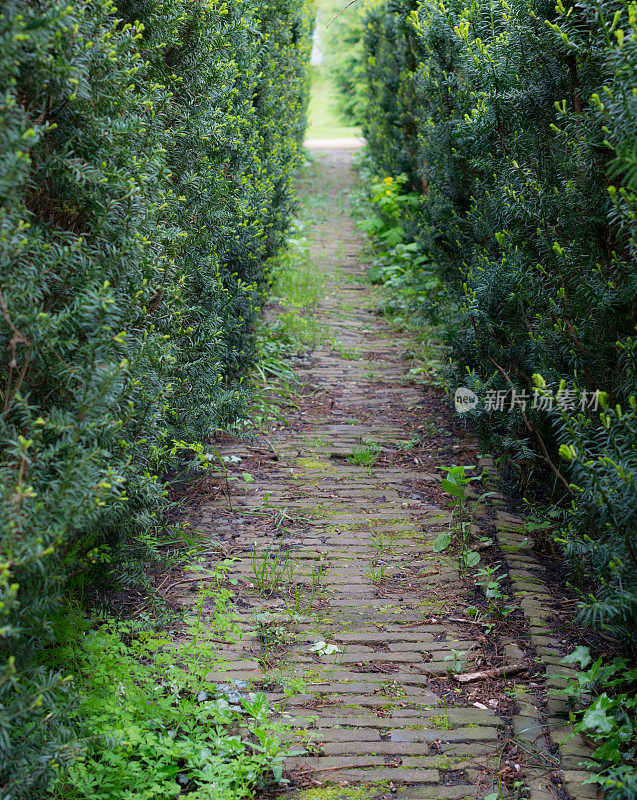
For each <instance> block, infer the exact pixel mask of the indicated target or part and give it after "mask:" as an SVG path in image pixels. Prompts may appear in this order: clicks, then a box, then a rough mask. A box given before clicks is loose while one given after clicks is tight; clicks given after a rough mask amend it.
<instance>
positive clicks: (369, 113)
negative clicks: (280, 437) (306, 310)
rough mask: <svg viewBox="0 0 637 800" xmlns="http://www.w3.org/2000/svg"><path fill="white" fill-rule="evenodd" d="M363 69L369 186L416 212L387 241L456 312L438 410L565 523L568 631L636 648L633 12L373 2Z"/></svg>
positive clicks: (617, 2)
mask: <svg viewBox="0 0 637 800" xmlns="http://www.w3.org/2000/svg"><path fill="white" fill-rule="evenodd" d="M364 50H365V69H366V79H367V90H366V97H367V104H366V110H365V133H366V136H367V139H368V143H369V151H370V153H371V157H372V160H373V165H374V171H375V173H376V175H378V176H380V177H381V178H382V176H390V177H391V176H394V177H397V176H399V175H401V174H403V175H404V176H406V177H405V178H403V179H402V180H405V181H406V184H405V191H411V192H412V193H416V194H417V195H418V196H419V198H420V200H419V202H418V203H417V204H416V205H417V211H416V212H415V213H414V212H413V211H411V210H410V209H411V208H412V206H411V204H409V203H405V204H403V206H402V208H404V209H405V210H406V212H405V214H404V215H403V217H402V218H401V219H400V220H399V223H400V225H401V228H400V232H401V235H403V234H409V233H411V234H412V235H413V238H414V239H415V240H416V241H417V243H418V245H419V252H420V253H421V254H422V255H424V256H425V257H426V258H427V259H428V262H427V263H425V264H423V265H421V266H420V267H419V268H418V269H417V270H416V271H415V272H416V273H418V271H419V270H420V272H421V273H423V274H425V273H427V272H428V271H429V272H431V271H432V270H433V271H434V272H435V273H436V274H437V275H438V276H439V277H440V278H442V280H443V282H444V285H445V287H446V290H447V292H448V293H449V294H450V296H451V297H452V299H453V300H454V303H455V305H456V308H457V309H458V312H459V313H458V321H457V324H454V325H452V326H450V329H449V334H448V341H449V344H450V348H451V358H452V362H453V374H452V376H451V377H450V389H451V392H452V393H453V392H454V390H455V389H456V387H458V386H464V387H467V388H469V389H471V390H473V391H474V392H475V394H476V395H477V396H478V398H479V402H478V405H477V407H476V408H475V409H473V410H471V411H468V412H467V415H468V416H469V417H470V418H471V419H472V420H473V422H474V424H475V426H476V427H477V429H478V431H479V433H480V434H481V436H482V438H483V441H484V442H485V446H486V447H487V448H488V449H489V450H492V451H493V452H497V453H498V454H499V456H500V458H501V462H502V464H503V465H505V464H506V465H507V466H508V468H509V469H510V470H511V471H512V472H513V474H514V475H516V476H517V479H518V481H519V483H520V485H521V486H522V488H523V489H528V487H529V486H530V485H531V484H532V483H533V481H534V480H535V481H536V483H543V484H544V486H545V487H546V488H547V489H548V490H549V492H552V493H553V498H554V499H557V500H561V502H562V505H563V507H567V508H570V511H569V513H568V514H567V516H566V521H565V532H564V536H563V539H564V546H565V548H566V552H567V554H568V556H569V558H570V564H571V567H572V570H573V573H574V574H575V575H576V576H577V577H578V579H579V581H580V586H581V587H583V588H582V590H583V594H582V604H581V613H582V617H583V618H584V619H585V620H586V621H588V622H590V623H593V624H597V625H601V626H602V627H603V628H605V629H607V630H609V631H611V632H613V633H615V634H618V635H620V636H622V637H624V638H625V641H627V643H628V644H631V643H632V645H633V646H634V644H635V641H636V640H637V422H636V416H637V415H636V401H635V395H636V391H635V389H636V376H637V339H636V337H635V325H636V323H637V313H636V298H637V144H636V143H637V89H635V87H636V86H637V5H636V4H635V2H632V1H631V0H583V1H582V2H578V3H570V2H565V0H558V2H557V6H556V5H555V1H554V0H510V1H507V2H505V1H504V0H490V1H489V2H486V0H450V2H447V0H445V2H442V0H429V1H428V2H423V3H419V2H416V0H385V2H382V3H380V4H377V3H369V4H368V8H367V11H366V14H365V17H364ZM388 192H389V189H388ZM421 260H422V259H421ZM421 283H422V285H423V286H424V285H425V284H426V282H425V281H422V282H421ZM419 285H420V284H418V277H417V275H416V277H415V278H414V282H413V284H412V286H411V291H412V294H411V296H412V297H413V295H414V292H415V293H416V294H417V302H416V303H415V304H414V305H412V309H411V310H412V311H414V312H415V313H417V312H418V308H417V307H418V305H419V304H420V305H421V306H424V305H425V304H426V303H428V302H431V299H430V298H429V297H428V294H429V293H428V290H427V289H426V288H424V289H423V290H422V291H420V290H418V286H419ZM414 286H415V287H416V290H417V291H415V290H414ZM512 390H515V391H516V393H517V395H518V397H521V398H526V406H525V407H524V408H523V404H524V399H522V401H521V403H520V404H515V405H514V406H513V407H512V408H511V404H510V398H511V396H512V395H511V392H512ZM597 390H599V391H600V392H601V393H602V394H601V395H595V394H594V393H595V392H596V391H597ZM497 392H501V393H502V395H501V396H504V395H506V396H507V401H506V403H505V405H504V407H503V408H502V409H500V410H498V409H497V408H494V407H493V405H494V404H493V403H492V402H487V398H488V397H490V398H493V397H494V396H496V397H497V394H495V393H497ZM546 392H552V394H553V407H552V410H551V409H550V408H549V407H548V405H549V403H548V400H547V402H546V403H544V406H545V407H544V408H542V405H543V403H542V402H541V397H542V396H543V395H545V393H546ZM582 392H586V393H587V395H586V398H587V402H585V404H584V407H583V408H582V407H581V405H580V403H581V396H582ZM489 393H491V394H489ZM595 397H596V398H597V400H598V401H599V404H600V405H599V409H598V410H597V411H595V409H594V405H595V403H591V402H590V401H591V399H593V398H595ZM534 399H535V400H536V402H533V401H534ZM600 412H601V413H600Z"/></svg>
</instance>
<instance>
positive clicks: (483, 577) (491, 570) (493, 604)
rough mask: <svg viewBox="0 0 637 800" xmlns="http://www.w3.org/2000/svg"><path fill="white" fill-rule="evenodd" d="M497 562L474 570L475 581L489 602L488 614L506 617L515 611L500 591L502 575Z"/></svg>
mask: <svg viewBox="0 0 637 800" xmlns="http://www.w3.org/2000/svg"><path fill="white" fill-rule="evenodd" d="M499 568H500V565H499V564H495V565H490V564H488V565H486V566H483V567H480V568H479V569H478V570H477V571H476V583H477V584H478V585H479V586H480V587H481V588H482V589H483V590H484V594H485V596H486V598H487V602H488V604H489V607H488V610H489V614H491V615H492V616H494V617H508V616H509V614H512V613H513V612H514V611H515V606H511V605H508V604H507V603H506V602H505V601H506V599H507V597H506V595H505V594H504V593H503V592H502V582H503V581H504V577H505V576H504V575H503V574H501V573H499V572H498V570H499Z"/></svg>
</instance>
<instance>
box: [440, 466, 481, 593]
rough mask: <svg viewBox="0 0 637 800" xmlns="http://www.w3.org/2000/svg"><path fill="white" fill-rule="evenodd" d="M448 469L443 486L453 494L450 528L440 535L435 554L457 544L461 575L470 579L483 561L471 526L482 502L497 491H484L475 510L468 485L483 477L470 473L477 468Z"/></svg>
mask: <svg viewBox="0 0 637 800" xmlns="http://www.w3.org/2000/svg"><path fill="white" fill-rule="evenodd" d="M446 469H447V476H446V477H445V478H443V479H442V488H443V489H444V491H445V492H447V493H448V494H450V495H451V519H450V521H449V531H447V532H446V533H441V534H440V535H439V536H437V537H436V539H435V540H434V542H433V545H432V547H433V551H434V553H442V552H444V551H445V550H447V549H449V548H450V547H451V546H452V544H455V547H456V554H455V557H456V562H457V568H458V574H459V575H460V577H461V578H466V577H467V573H468V571H469V570H470V569H472V568H473V567H477V566H478V564H479V563H480V553H478V551H477V550H472V549H471V548H470V539H471V525H472V523H473V519H474V517H475V515H476V513H477V510H478V507H479V505H480V504H481V503H482V502H484V500H485V499H486V498H487V497H489V496H490V495H492V494H493V492H485V493H484V494H482V495H481V496H480V497H479V498H478V499H477V500H476V501H475V503H474V505H473V509H472V510H469V509H468V503H467V487H468V486H469V484H470V483H472V482H473V481H479V480H482V476H478V477H475V476H471V475H470V474H468V473H469V471H470V470H473V469H475V467H465V466H452V467H447V468H446Z"/></svg>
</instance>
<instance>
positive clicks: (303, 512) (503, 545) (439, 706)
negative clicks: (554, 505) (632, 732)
mask: <svg viewBox="0 0 637 800" xmlns="http://www.w3.org/2000/svg"><path fill="white" fill-rule="evenodd" d="M352 157H353V154H352V151H351V150H345V149H343V150H338V149H331V150H329V151H325V152H323V153H319V154H317V164H318V177H317V176H316V174H315V178H314V179H310V178H308V179H306V181H305V183H306V185H305V199H306V208H307V209H309V210H310V212H311V213H312V215H313V217H314V222H313V225H312V229H311V232H310V236H311V264H312V268H313V269H315V270H319V271H321V273H322V277H323V279H324V290H323V297H322V299H321V301H320V303H319V305H318V307H317V308H316V310H315V314H314V320H313V324H317V325H319V326H321V330H322V331H323V332H324V333H326V335H323V336H321V337H320V341H319V343H318V346H317V347H316V348H315V349H314V350H313V351H312V353H311V355H310V357H309V358H308V359H306V361H305V362H304V363H303V364H302V365H300V366H299V367H298V368H297V375H298V379H299V382H300V386H299V388H298V394H297V395H296V396H294V397H293V398H292V400H293V402H291V404H290V406H289V408H288V410H287V412H286V420H285V421H284V422H282V423H281V425H280V426H277V427H276V428H275V429H274V430H272V429H270V430H269V431H268V432H267V433H263V434H262V435H259V436H257V437H256V438H255V440H254V441H251V442H248V443H246V442H245V441H241V440H240V439H231V438H230V437H227V438H226V439H225V440H224V441H223V442H222V443H221V444H220V449H221V452H222V454H223V456H224V457H225V458H226V463H228V464H229V468H230V471H231V472H232V473H233V474H235V475H237V476H241V475H242V474H243V473H247V474H248V482H244V480H238V481H234V482H232V483H231V484H229V486H230V487H231V489H228V490H227V491H226V492H217V493H216V496H215V497H212V496H209V495H205V494H204V495H203V496H202V497H200V498H199V501H197V502H196V501H195V500H194V499H193V504H192V507H191V508H190V510H189V512H188V514H189V515H188V519H189V521H190V524H191V525H192V527H193V528H194V529H195V530H196V531H197V532H198V533H199V534H200V535H202V534H203V535H205V534H206V533H209V534H210V536H211V541H212V540H220V541H221V543H222V545H223V547H224V549H225V552H227V553H228V555H229V556H231V557H232V559H233V564H232V567H231V572H230V575H231V577H232V578H233V579H236V583H235V582H234V580H233V588H232V591H233V594H234V597H233V607H234V611H235V619H236V623H237V625H238V628H239V629H240V631H241V638H240V639H239V640H238V642H237V643H235V644H231V645H228V646H227V647H224V646H223V645H220V656H223V658H224V659H226V661H227V662H228V663H227V664H226V665H225V669H222V668H221V667H219V668H218V669H217V668H215V669H214V670H212V672H211V674H210V676H209V680H210V684H211V686H213V685H215V684H217V690H218V691H221V692H222V693H223V692H226V695H227V696H228V697H229V701H230V702H232V695H233V693H234V692H235V690H236V691H237V692H242V691H245V690H246V688H263V689H265V691H266V692H267V696H268V698H269V699H270V701H271V702H272V703H273V704H274V705H275V706H276V704H280V705H279V709H280V710H281V711H282V712H284V716H283V719H284V720H285V721H286V722H287V724H289V725H290V728H291V731H292V732H291V734H289V735H290V736H291V738H292V740H293V741H296V742H302V743H303V744H304V747H305V749H306V751H307V753H306V754H305V755H301V756H295V757H293V758H290V759H289V760H288V762H287V764H286V769H287V772H288V775H289V776H290V777H291V779H292V785H291V787H290V789H289V790H288V791H289V793H290V796H300V797H303V798H308V800H318V799H319V798H329V800H337V798H381V797H383V798H384V797H390V796H395V797H399V798H404V799H405V800H417V798H429V799H432V798H464V797H480V798H484V797H486V796H487V795H488V794H490V793H491V792H494V791H495V792H496V793H497V792H498V782H499V780H500V779H501V780H504V781H506V783H507V785H508V786H509V787H511V786H512V785H513V784H514V783H515V781H516V780H520V781H521V782H522V783H524V784H525V785H526V786H527V787H528V793H526V794H514V795H512V796H514V797H528V798H531V800H549V798H558V797H560V796H562V797H564V796H565V795H564V794H560V792H562V791H563V788H564V786H568V788H569V789H571V790H572V787H573V786H579V787H580V790H581V791H579V796H583V797H589V796H590V797H592V796H594V794H590V792H589V791H588V788H589V787H582V786H581V779H582V774H581V773H580V772H578V770H579V769H580V768H579V767H578V766H577V764H578V763H579V760H580V758H581V757H582V756H583V755H586V752H585V751H584V750H583V749H582V746H581V744H576V745H573V748H574V749H573V751H572V753H571V755H572V759H571V760H572V763H571V764H570V766H569V765H568V764H561V762H560V756H559V751H558V749H557V747H556V743H557V742H558V741H559V739H560V736H561V738H563V736H564V731H563V730H562V728H561V727H560V724H558V723H555V721H553V723H551V724H549V725H548V727H547V723H549V722H550V720H551V718H552V715H555V714H558V713H560V712H561V711H563V708H562V707H561V706H560V701H559V700H550V698H548V697H547V694H546V681H547V677H546V674H545V673H546V667H547V665H548V667H549V677H548V681H549V683H550V682H551V681H553V685H560V682H563V680H564V677H563V674H558V673H566V672H568V669H567V668H563V667H562V666H556V665H558V664H559V660H560V658H561V651H560V647H561V644H560V642H559V641H558V640H557V639H556V638H555V637H554V636H553V634H552V633H551V628H552V624H551V623H550V620H551V619H552V618H554V617H552V615H554V611H555V608H554V603H553V601H552V598H551V595H550V592H549V589H548V588H547V587H546V585H545V583H544V580H545V575H544V573H543V570H542V568H541V567H540V565H539V564H538V563H537V561H536V560H535V558H534V556H533V554H532V552H531V551H530V550H529V549H528V541H527V540H526V538H525V537H524V535H523V531H520V530H516V526H520V525H521V524H522V520H520V519H519V518H517V517H515V516H514V515H511V514H507V513H506V512H505V511H503V510H502V507H500V508H498V506H497V505H496V506H492V507H491V508H490V509H489V511H488V512H485V513H484V514H483V515H482V518H481V519H482V522H481V527H482V529H483V532H484V533H485V534H486V535H488V536H492V537H493V540H494V544H493V546H492V547H491V556H489V559H490V561H491V563H495V562H496V561H498V559H499V558H502V559H505V558H506V564H505V563H504V560H503V561H502V564H503V567H502V568H503V569H504V568H505V567H506V569H508V578H507V584H506V585H507V589H508V590H509V592H510V593H511V595H512V596H513V597H515V601H516V603H517V604H518V605H519V608H520V611H519V612H516V613H514V614H512V615H511V617H510V619H508V620H506V621H505V623H503V624H497V625H496V626H495V628H494V629H493V630H492V628H491V627H490V626H489V624H488V623H480V622H476V621H475V620H473V619H472V618H471V617H469V616H468V615H467V614H466V613H465V610H466V608H467V607H468V606H469V605H470V604H471V601H472V599H471V592H472V591H473V590H472V587H471V585H470V584H468V583H467V582H466V581H462V580H460V579H459V577H458V574H457V572H456V570H455V569H454V568H453V565H452V564H451V563H447V560H446V559H445V558H444V557H443V555H444V554H439V555H434V554H433V552H432V548H431V544H432V541H433V540H434V539H435V537H436V536H437V535H438V534H439V533H440V532H441V531H443V530H445V529H446V527H447V525H448V519H449V511H448V504H447V502H446V498H445V496H444V495H443V494H442V492H441V490H440V479H441V477H442V474H443V473H442V471H441V470H440V466H441V465H445V466H446V465H451V464H467V465H469V464H477V463H478V461H477V458H478V454H477V447H476V444H475V442H474V441H473V440H472V439H471V438H470V437H467V436H465V434H464V431H463V428H462V426H461V425H460V424H459V423H458V422H457V420H456V421H455V420H454V418H453V416H452V415H451V413H450V412H449V411H448V410H447V408H446V406H445V405H444V403H443V402H442V393H441V391H440V390H439V389H436V388H431V387H426V386H424V387H423V386H417V385H415V384H413V383H411V382H410V381H409V380H408V372H409V362H408V360H406V357H405V351H406V350H408V349H409V346H410V343H409V341H408V340H406V339H401V338H400V336H398V335H397V334H396V333H395V332H394V331H393V330H392V328H391V326H390V325H389V324H388V323H387V322H386V321H385V320H384V319H383V318H382V317H379V316H378V315H377V314H376V313H374V308H375V303H374V299H373V291H374V290H373V289H372V287H370V286H369V285H368V284H367V283H366V282H365V281H364V278H363V276H364V268H365V265H364V263H363V260H362V256H361V250H362V247H363V242H362V236H361V235H360V234H359V233H358V232H357V230H356V228H355V226H354V223H353V221H352V219H351V217H350V216H349V212H348V192H349V191H350V189H351V187H352V182H353V177H352V172H351V160H352ZM316 169H317V167H315V171H316ZM317 181H318V183H317ZM280 311H283V310H282V309H280ZM276 312H277V309H274V310H273V311H272V312H271V313H272V314H273V315H275V314H276ZM483 463H484V462H483ZM252 479H253V480H252ZM498 502H499V501H498V499H497V498H496V504H497V503H498ZM500 502H501V501H500ZM503 554H504V555H503ZM217 557H218V554H217V553H211V555H210V557H209V562H208V561H206V562H205V563H204V564H203V569H204V571H208V570H212V569H213V568H214V563H215V560H216V558H217ZM171 593H172V599H173V600H175V601H180V602H181V603H185V604H186V605H188V604H193V605H194V604H196V601H197V598H198V597H201V594H198V593H197V581H194V580H193V581H188V580H185V581H181V582H180V583H179V584H177V585H176V586H175V588H174V589H173V590H171ZM476 594H477V593H476ZM473 602H478V601H477V600H473ZM203 613H204V617H205V615H206V614H208V615H213V614H214V602H213V599H210V598H208V599H205V598H204V602H203ZM507 665H508V666H511V667H513V668H514V669H518V671H519V672H518V676H517V680H516V679H515V678H514V677H511V678H508V677H507V676H506V674H503V675H502V676H501V677H498V676H497V675H496V677H495V678H494V679H491V680H486V681H477V682H470V683H466V684H463V683H460V682H459V681H458V680H457V678H456V676H455V675H454V673H469V672H473V671H475V670H478V669H487V668H493V667H494V666H495V667H496V668H502V669H503V672H505V670H506V666H507ZM551 676H552V677H551ZM233 682H234V683H233ZM220 686H221V689H219V687H220ZM224 687H225V688H224ZM564 766H566V767H567V768H569V769H570V770H571V772H566V773H563V772H561V771H560V770H561V769H562V768H563V767H564ZM584 777H585V775H584ZM325 783H327V784H328V786H327V787H326V786H320V787H319V784H325ZM571 793H572V791H571Z"/></svg>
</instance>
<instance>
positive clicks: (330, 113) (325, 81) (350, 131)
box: [306, 64, 361, 139]
mask: <svg viewBox="0 0 637 800" xmlns="http://www.w3.org/2000/svg"><path fill="white" fill-rule="evenodd" d="M326 72H327V69H326V67H325V65H323V64H322V65H320V66H313V67H311V70H310V74H311V78H312V89H311V92H310V108H309V125H308V129H307V134H306V136H307V138H308V139H340V138H344V137H349V136H360V135H361V130H360V128H352V127H348V126H346V125H343V124H342V123H341V121H340V120H339V118H338V113H337V112H336V108H335V101H334V94H335V91H334V87H333V86H332V84H331V82H330V80H329V78H328V77H327V75H326Z"/></svg>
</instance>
